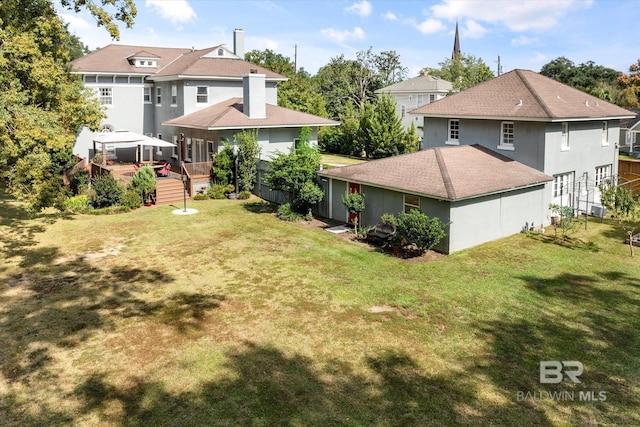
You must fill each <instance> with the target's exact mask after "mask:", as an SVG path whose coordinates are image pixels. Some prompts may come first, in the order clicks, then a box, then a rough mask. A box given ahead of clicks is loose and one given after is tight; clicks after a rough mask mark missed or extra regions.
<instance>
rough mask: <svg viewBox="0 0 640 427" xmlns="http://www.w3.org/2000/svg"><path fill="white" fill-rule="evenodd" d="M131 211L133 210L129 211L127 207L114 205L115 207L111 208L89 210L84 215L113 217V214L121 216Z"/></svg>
mask: <svg viewBox="0 0 640 427" xmlns="http://www.w3.org/2000/svg"><path fill="white" fill-rule="evenodd" d="M130 210H131V209H129V208H128V207H126V206H121V205H113V206H109V207H106V208H101V209H88V210H86V211H85V212H84V213H87V214H91V215H113V214H119V213H127V212H129V211H130Z"/></svg>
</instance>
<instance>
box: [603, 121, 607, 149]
mask: <svg viewBox="0 0 640 427" xmlns="http://www.w3.org/2000/svg"><path fill="white" fill-rule="evenodd" d="M602 145H603V146H606V145H609V124H608V123H607V122H602Z"/></svg>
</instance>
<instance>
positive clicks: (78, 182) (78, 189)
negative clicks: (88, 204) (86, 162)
mask: <svg viewBox="0 0 640 427" xmlns="http://www.w3.org/2000/svg"><path fill="white" fill-rule="evenodd" d="M90 182H91V176H90V175H89V172H87V171H86V170H84V169H80V170H79V171H77V172H76V173H75V174H73V177H72V178H71V191H72V192H73V195H74V196H75V195H78V194H82V193H83V192H84V191H85V190H86V188H87V187H88V186H89V183H90Z"/></svg>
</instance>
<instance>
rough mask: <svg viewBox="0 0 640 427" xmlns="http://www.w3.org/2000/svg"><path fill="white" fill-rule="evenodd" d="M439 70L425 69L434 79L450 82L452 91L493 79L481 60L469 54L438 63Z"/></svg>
mask: <svg viewBox="0 0 640 427" xmlns="http://www.w3.org/2000/svg"><path fill="white" fill-rule="evenodd" d="M438 65H440V68H428V67H427V68H425V70H426V71H427V72H428V73H429V74H431V75H432V76H434V77H439V78H441V79H443V80H446V81H448V82H451V83H452V84H453V88H454V90H463V89H466V88H469V87H471V86H475V85H477V84H478V83H482V82H484V81H486V80H490V79H492V78H494V77H495V75H494V74H493V71H491V68H489V66H488V65H487V64H485V63H484V61H483V60H482V58H476V57H475V56H473V55H470V54H460V55H456V56H455V57H454V58H452V59H445V60H444V61H443V62H439V63H438Z"/></svg>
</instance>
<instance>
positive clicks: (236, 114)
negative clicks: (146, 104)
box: [162, 98, 340, 130]
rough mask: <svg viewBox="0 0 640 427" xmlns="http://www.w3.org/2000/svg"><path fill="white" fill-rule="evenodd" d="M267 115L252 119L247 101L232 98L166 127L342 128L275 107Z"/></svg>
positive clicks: (313, 117)
mask: <svg viewBox="0 0 640 427" xmlns="http://www.w3.org/2000/svg"><path fill="white" fill-rule="evenodd" d="M266 113H267V114H266V118H264V119H251V118H249V117H248V116H246V115H245V114H244V113H243V99H242V98H231V99H228V100H226V101H223V102H220V103H218V104H215V105H212V106H210V107H206V108H203V109H201V110H198V111H195V112H193V113H191V114H187V115H184V116H181V117H177V118H175V119H171V120H168V121H166V122H164V123H162V124H163V125H168V126H178V127H184V128H191V129H204V130H223V129H251V128H283V127H302V126H338V125H339V124H340V123H339V122H336V121H334V120H329V119H325V118H323V117H319V116H314V115H313V114H307V113H302V112H300V111H295V110H290V109H288V108H284V107H278V106H277V105H271V104H266Z"/></svg>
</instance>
